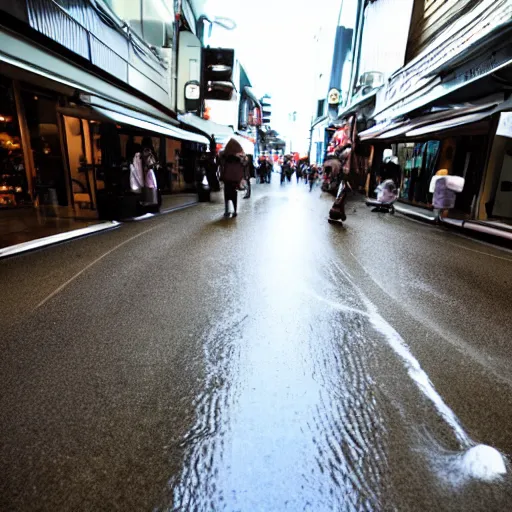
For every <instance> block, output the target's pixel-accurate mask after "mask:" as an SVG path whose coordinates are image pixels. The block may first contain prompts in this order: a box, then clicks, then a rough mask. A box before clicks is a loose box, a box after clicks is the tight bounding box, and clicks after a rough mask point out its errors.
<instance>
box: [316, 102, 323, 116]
mask: <svg viewBox="0 0 512 512" xmlns="http://www.w3.org/2000/svg"><path fill="white" fill-rule="evenodd" d="M324 109H325V100H318V106H317V109H316V117H322V116H323V115H324Z"/></svg>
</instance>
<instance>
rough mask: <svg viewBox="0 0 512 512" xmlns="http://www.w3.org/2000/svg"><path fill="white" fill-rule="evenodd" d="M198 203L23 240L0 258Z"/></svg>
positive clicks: (0, 252)
mask: <svg viewBox="0 0 512 512" xmlns="http://www.w3.org/2000/svg"><path fill="white" fill-rule="evenodd" d="M198 204H199V201H195V202H191V203H186V204H183V205H180V206H175V207H171V208H167V209H165V210H162V211H161V212H158V213H146V214H145V215H141V216H140V217H130V218H127V219H122V220H120V221H117V220H113V221H106V222H101V223H99V224H94V225H92V226H88V227H86V228H80V229H73V230H71V231H65V232H64V233H57V234H56V235H50V236H46V237H44V238H36V239H35V240H29V241H28V242H23V243H21V244H16V245H10V246H9V247H4V248H3V249H0V260H1V259H4V258H10V257H11V256H17V255H19V254H23V253H25V252H30V251H35V250H37V249H43V248H44V247H48V246H50V245H57V244H60V243H63V242H67V241H69V240H74V239H76V238H83V237H86V236H90V235H94V234H96V233H101V232H103V231H110V230H112V229H117V228H119V227H121V226H122V224H123V223H125V222H138V221H141V220H147V219H152V218H154V217H158V216H160V215H164V214H166V213H172V212H176V211H178V210H184V209H185V208H190V207H191V206H196V205H198Z"/></svg>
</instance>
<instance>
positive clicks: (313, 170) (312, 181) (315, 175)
mask: <svg viewBox="0 0 512 512" xmlns="http://www.w3.org/2000/svg"><path fill="white" fill-rule="evenodd" d="M317 179H318V169H317V166H316V165H312V166H311V171H310V173H309V191H310V192H311V191H312V190H313V186H314V184H315V182H316V180H317Z"/></svg>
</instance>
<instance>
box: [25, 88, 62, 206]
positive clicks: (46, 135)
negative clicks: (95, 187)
mask: <svg viewBox="0 0 512 512" xmlns="http://www.w3.org/2000/svg"><path fill="white" fill-rule="evenodd" d="M21 99H22V103H23V107H24V110H25V117H26V120H27V127H28V132H29V136H30V144H31V147H32V155H33V159H34V167H35V179H34V191H35V196H36V198H37V201H38V203H39V204H40V205H52V206H66V205H67V204H68V192H67V184H66V176H65V173H64V165H63V161H62V151H61V139H60V134H59V128H58V122H57V110H56V107H57V99H56V98H54V97H51V96H50V95H46V94H45V93H42V92H38V91H32V90H22V91H21Z"/></svg>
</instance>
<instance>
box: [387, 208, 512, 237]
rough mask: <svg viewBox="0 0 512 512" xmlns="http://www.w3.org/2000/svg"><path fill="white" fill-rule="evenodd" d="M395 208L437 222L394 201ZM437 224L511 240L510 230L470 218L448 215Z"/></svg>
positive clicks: (408, 214)
mask: <svg viewBox="0 0 512 512" xmlns="http://www.w3.org/2000/svg"><path fill="white" fill-rule="evenodd" d="M395 210H396V211H397V212H399V213H401V214H402V215H404V216H406V217H415V218H418V219H421V220H426V221H428V222H430V223H431V224H437V223H438V221H437V219H436V218H435V217H431V216H429V215H425V214H423V213H421V212H416V211H411V210H408V209H407V208H402V207H400V206H397V205H396V203H395ZM439 224H444V225H446V226H449V227H455V228H459V229H464V230H466V229H467V230H470V231H475V232H477V233H483V234H485V235H491V236H495V237H498V238H503V239H505V240H512V230H506V229H499V228H495V227H492V226H488V225H486V224H484V223H482V222H478V221H471V220H461V219H451V218H449V217H445V218H440V219H439Z"/></svg>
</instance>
